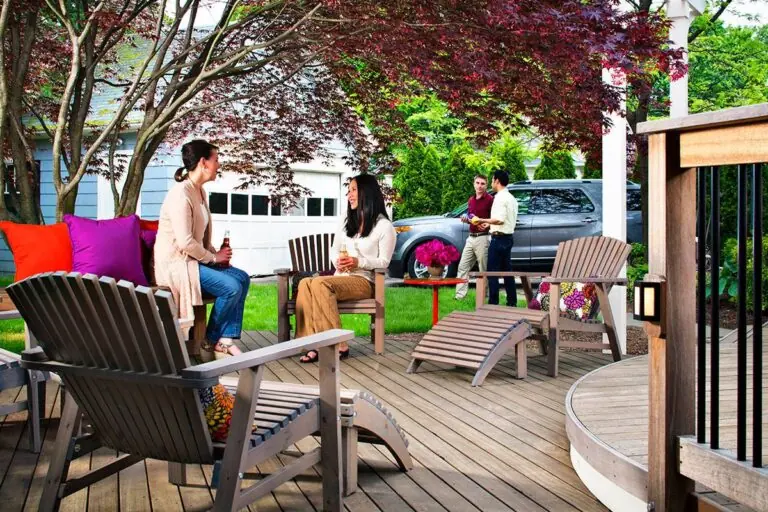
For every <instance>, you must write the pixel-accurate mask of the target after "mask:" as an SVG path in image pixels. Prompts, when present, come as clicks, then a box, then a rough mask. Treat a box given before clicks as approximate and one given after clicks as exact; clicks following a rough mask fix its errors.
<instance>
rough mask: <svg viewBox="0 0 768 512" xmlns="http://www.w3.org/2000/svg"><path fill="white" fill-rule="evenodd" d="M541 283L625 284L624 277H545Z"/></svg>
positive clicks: (625, 279)
mask: <svg viewBox="0 0 768 512" xmlns="http://www.w3.org/2000/svg"><path fill="white" fill-rule="evenodd" d="M541 282H542V283H553V284H555V283H557V284H560V283H595V284H627V278H626V277H547V278H545V279H542V281H541Z"/></svg>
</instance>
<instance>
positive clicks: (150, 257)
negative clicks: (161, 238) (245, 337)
mask: <svg viewBox="0 0 768 512" xmlns="http://www.w3.org/2000/svg"><path fill="white" fill-rule="evenodd" d="M140 236H141V268H142V269H143V270H144V276H146V278H147V282H148V283H149V284H150V285H154V284H155V257H154V252H155V240H157V230H156V229H155V230H153V229H142V230H141V235H140Z"/></svg>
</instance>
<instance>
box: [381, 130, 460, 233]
mask: <svg viewBox="0 0 768 512" xmlns="http://www.w3.org/2000/svg"><path fill="white" fill-rule="evenodd" d="M441 177H442V171H441V165H440V157H439V155H438V153H437V150H436V149H435V148H434V146H432V145H429V144H427V145H424V144H422V143H421V142H417V143H416V144H414V146H413V147H412V148H410V149H409V150H408V151H406V152H404V154H403V155H402V156H401V165H400V169H398V171H397V174H395V178H394V179H393V181H392V185H393V186H394V188H395V189H396V190H397V193H398V201H397V202H396V204H395V205H394V217H395V218H396V219H404V218H408V217H415V216H418V215H431V214H439V213H443V210H442V207H441V194H442V192H441V188H442V187H441V179H440V178H441ZM467 195H468V194H467Z"/></svg>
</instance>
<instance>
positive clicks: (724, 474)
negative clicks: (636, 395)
mask: <svg viewBox="0 0 768 512" xmlns="http://www.w3.org/2000/svg"><path fill="white" fill-rule="evenodd" d="M638 133H640V134H648V136H649V150H650V155H649V157H650V158H649V175H648V180H649V201H648V204H649V273H650V274H652V277H653V278H654V279H660V280H663V281H665V282H666V286H665V287H664V289H665V291H664V292H663V293H664V294H665V296H664V297H663V298H662V304H663V305H664V306H663V309H664V311H663V313H662V320H661V322H660V323H659V324H654V325H647V327H646V330H647V332H648V334H649V353H650V356H649V361H650V362H649V364H650V368H649V376H650V380H649V422H650V423H649V443H648V450H649V453H648V493H649V504H651V506H652V507H653V508H654V509H655V510H656V511H676V510H684V509H685V507H686V502H687V501H688V500H689V499H690V497H691V495H692V493H693V491H694V481H697V482H700V483H701V484H703V485H705V486H707V487H709V488H712V489H713V490H715V491H717V492H719V493H722V494H724V495H726V496H729V497H731V498H732V499H734V500H736V501H738V502H740V503H742V504H744V505H747V506H750V507H752V508H755V509H757V510H768V471H767V470H766V469H765V468H764V467H763V458H762V451H761V448H762V440H763V438H764V437H763V425H762V423H763V421H762V408H761V405H762V400H763V398H762V390H763V374H762V360H763V344H762V336H761V334H762V325H761V316H760V309H761V307H760V305H761V303H762V297H761V295H762V294H761V288H760V283H761V274H762V268H761V262H762V252H761V248H762V244H761V240H762V235H763V229H762V228H763V226H762V184H761V182H762V173H763V171H764V170H768V166H765V165H763V164H764V163H765V162H768V104H760V105H753V106H750V107H742V108H736V109H728V110H723V111H718V112H710V113H706V114H696V115H692V116H687V117H683V118H677V119H668V120H662V121H653V122H648V123H642V124H641V125H639V127H638ZM731 165H733V166H738V170H737V176H738V184H737V188H738V201H737V203H738V204H737V219H738V237H737V238H738V283H739V284H738V293H737V298H738V329H737V333H738V334H737V338H738V348H737V377H736V382H737V393H736V397H737V404H736V405H737V407H736V409H737V412H736V423H737V428H736V437H737V442H736V444H737V447H736V450H735V452H734V453H731V452H729V451H727V450H722V449H719V448H722V446H721V444H720V435H719V434H720V427H719V426H720V423H721V420H722V418H721V414H720V400H719V392H720V389H721V375H720V362H719V353H720V344H719V343H718V340H719V336H718V332H719V314H720V312H719V310H718V300H716V298H717V297H718V296H719V281H720V275H719V271H720V265H721V259H720V246H721V240H720V236H719V235H720V231H719V230H720V199H719V198H720V190H719V189H720V184H721V169H722V166H731ZM750 175H751V177H752V180H751V182H752V183H751V184H752V191H753V194H752V198H751V203H752V204H751V209H750V208H749V206H750V205H749V203H750V198H749V197H748V195H747V192H748V186H749V181H750V180H749V176H750ZM708 183H709V184H710V187H709V191H708V190H707V184H708ZM697 196H698V201H697ZM708 196H709V197H710V198H712V199H711V200H710V201H709V203H710V208H711V210H710V215H711V219H710V226H711V230H712V235H713V236H712V242H711V246H710V247H711V275H710V284H711V287H712V288H711V290H712V295H711V296H712V298H713V300H712V303H711V311H710V316H711V319H712V321H711V325H710V328H711V332H712V342H711V343H710V347H709V356H710V359H709V365H710V369H711V371H710V380H709V389H710V392H711V394H710V400H709V401H707V395H706V390H707V384H708V382H707V380H706V367H707V340H706V331H705V324H706V309H705V299H706V288H705V287H706V286H707V284H706V283H707V275H706V273H707V256H708V255H707V251H706V224H707V222H706V214H707V211H706V208H707V201H706V198H707V197H708ZM697 205H698V206H697ZM750 210H751V212H752V218H753V221H752V239H753V240H755V243H753V254H752V256H753V258H754V268H753V274H752V276H751V277H752V279H754V283H755V286H754V289H753V292H754V304H755V310H756V312H755V313H754V315H753V318H752V324H753V342H752V368H753V374H752V383H753V390H752V396H751V397H750V396H749V393H748V389H747V382H748V381H747V377H748V365H747V347H748V337H747V323H748V322H747V300H746V297H747V295H746V293H747V292H746V290H747V289H746V285H747V280H748V279H749V278H750V276H748V275H747V256H748V255H747V240H748V238H750V236H749V235H750V230H749V216H748V214H749V211H750ZM697 234H698V240H699V244H698V258H697V246H696V237H697ZM697 274H698V275H697ZM697 281H698V287H696V286H694V283H696V282H697ZM697 291H698V300H699V304H700V306H701V307H700V308H699V310H698V317H697V311H696V303H697ZM697 322H698V328H697ZM697 366H698V373H697ZM697 384H698V385H697ZM697 388H698V394H697ZM750 398H751V404H752V429H751V434H752V443H751V444H752V446H751V447H752V457H751V458H748V456H747V446H748V445H747V432H748V421H747V418H748V400H749V399H750ZM697 408H698V414H697V410H696V409H697ZM707 414H709V416H708V417H707ZM707 418H709V436H707V429H706V427H705V425H706V424H707ZM707 441H708V443H707Z"/></svg>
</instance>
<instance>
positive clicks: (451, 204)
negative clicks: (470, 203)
mask: <svg viewBox="0 0 768 512" xmlns="http://www.w3.org/2000/svg"><path fill="white" fill-rule="evenodd" d="M478 156H480V158H478ZM483 156H484V155H482V154H480V153H479V152H476V151H475V149H474V148H473V147H472V146H470V145H469V143H468V142H463V143H461V144H457V145H456V146H454V147H453V149H451V153H450V155H449V157H448V164H447V165H446V166H445V167H444V168H443V180H442V183H443V193H442V205H443V208H442V209H443V211H444V212H447V211H450V210H453V209H454V208H456V207H457V206H458V205H460V204H462V203H463V202H465V201H466V200H467V198H468V197H469V196H470V195H471V194H472V193H473V191H474V180H475V176H476V175H477V174H482V175H485V165H484V164H485V158H483Z"/></svg>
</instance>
